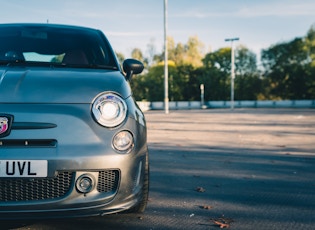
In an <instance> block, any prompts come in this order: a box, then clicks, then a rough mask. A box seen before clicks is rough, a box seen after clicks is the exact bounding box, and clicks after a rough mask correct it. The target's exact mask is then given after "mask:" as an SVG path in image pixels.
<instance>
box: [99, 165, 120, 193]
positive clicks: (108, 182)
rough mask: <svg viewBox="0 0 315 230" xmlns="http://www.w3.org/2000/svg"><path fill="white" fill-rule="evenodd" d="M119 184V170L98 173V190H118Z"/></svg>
mask: <svg viewBox="0 0 315 230" xmlns="http://www.w3.org/2000/svg"><path fill="white" fill-rule="evenodd" d="M118 184H119V171H118V170H106V171H99V173H98V184H97V191H98V192H101V193H103V192H116V190H117V188H118Z"/></svg>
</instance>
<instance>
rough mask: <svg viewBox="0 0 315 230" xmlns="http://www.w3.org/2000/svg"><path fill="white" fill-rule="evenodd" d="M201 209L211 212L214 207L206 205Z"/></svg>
mask: <svg viewBox="0 0 315 230" xmlns="http://www.w3.org/2000/svg"><path fill="white" fill-rule="evenodd" d="M200 208H202V209H207V210H210V209H212V208H213V207H212V206H210V205H204V206H200Z"/></svg>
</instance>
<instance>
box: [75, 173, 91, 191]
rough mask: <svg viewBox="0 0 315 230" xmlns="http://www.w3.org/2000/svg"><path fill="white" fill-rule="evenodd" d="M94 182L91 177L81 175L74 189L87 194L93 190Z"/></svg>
mask: <svg viewBox="0 0 315 230" xmlns="http://www.w3.org/2000/svg"><path fill="white" fill-rule="evenodd" d="M94 185H95V182H94V178H93V177H92V176H91V175H88V174H83V175H81V176H80V177H79V178H78V179H77V181H76V188H77V190H78V191H79V192H82V193H88V192H91V191H92V190H93V188H94Z"/></svg>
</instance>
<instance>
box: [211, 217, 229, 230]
mask: <svg viewBox="0 0 315 230" xmlns="http://www.w3.org/2000/svg"><path fill="white" fill-rule="evenodd" d="M210 221H211V222H212V223H214V224H215V225H217V226H218V227H220V228H229V227H230V224H231V223H232V222H234V220H232V219H230V218H225V217H220V218H211V219H210Z"/></svg>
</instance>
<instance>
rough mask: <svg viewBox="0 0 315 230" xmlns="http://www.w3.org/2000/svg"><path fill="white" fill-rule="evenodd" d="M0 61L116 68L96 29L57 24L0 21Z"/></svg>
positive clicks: (101, 35)
mask: <svg viewBox="0 0 315 230" xmlns="http://www.w3.org/2000/svg"><path fill="white" fill-rule="evenodd" d="M0 63H32V64H34V63H35V64H43V63H46V64H47V63H48V64H50V65H52V64H54V65H56V64H57V65H58V64H59V65H61V66H71V67H95V68H98V67H102V66H103V67H104V66H106V67H112V68H117V63H116V59H115V57H114V55H113V52H112V49H111V48H110V45H109V43H108V42H107V40H106V38H105V36H104V35H103V34H102V33H101V32H100V31H98V30H94V29H87V28H80V27H71V26H57V25H49V24H47V25H44V24H43V25H38V24H34V25H33V24H30V25H29V24H25V25H24V24H22V25H16V24H11V25H9V24H7V25H0Z"/></svg>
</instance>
